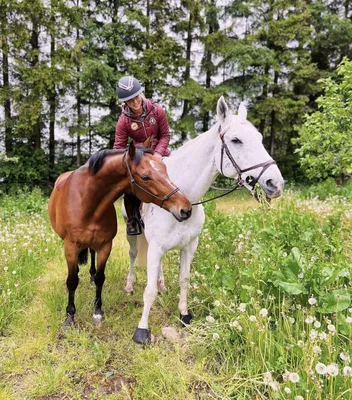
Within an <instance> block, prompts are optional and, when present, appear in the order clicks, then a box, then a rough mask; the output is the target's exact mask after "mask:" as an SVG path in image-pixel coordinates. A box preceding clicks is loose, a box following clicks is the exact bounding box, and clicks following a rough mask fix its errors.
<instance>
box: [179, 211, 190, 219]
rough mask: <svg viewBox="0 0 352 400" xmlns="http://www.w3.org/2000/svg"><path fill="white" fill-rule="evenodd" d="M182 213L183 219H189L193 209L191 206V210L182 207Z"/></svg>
mask: <svg viewBox="0 0 352 400" xmlns="http://www.w3.org/2000/svg"><path fill="white" fill-rule="evenodd" d="M180 214H181V217H182V218H183V219H188V218H189V217H190V216H191V214H192V209H191V208H190V209H189V210H185V209H182V210H181V211H180Z"/></svg>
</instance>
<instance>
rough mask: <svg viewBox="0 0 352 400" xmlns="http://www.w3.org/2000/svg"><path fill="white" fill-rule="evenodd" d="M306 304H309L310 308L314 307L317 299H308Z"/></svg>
mask: <svg viewBox="0 0 352 400" xmlns="http://www.w3.org/2000/svg"><path fill="white" fill-rule="evenodd" d="M308 303H309V304H310V305H311V306H314V304H316V303H317V299H316V298H315V297H311V298H310V299H308Z"/></svg>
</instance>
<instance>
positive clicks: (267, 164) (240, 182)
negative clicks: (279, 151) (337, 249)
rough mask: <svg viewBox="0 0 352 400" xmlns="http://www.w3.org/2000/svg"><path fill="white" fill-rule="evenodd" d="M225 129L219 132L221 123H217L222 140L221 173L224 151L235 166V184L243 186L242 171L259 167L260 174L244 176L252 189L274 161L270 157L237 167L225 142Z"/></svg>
mask: <svg viewBox="0 0 352 400" xmlns="http://www.w3.org/2000/svg"><path fill="white" fill-rule="evenodd" d="M227 131H228V129H227V130H226V131H223V132H221V125H219V131H218V132H219V135H220V139H221V142H222V144H221V161H220V170H221V174H222V175H224V172H223V170H222V164H223V161H224V152H225V153H226V155H227V157H228V158H229V160H230V161H231V163H232V165H233V166H234V167H235V168H236V171H237V173H238V180H237V185H238V186H243V184H244V180H243V179H242V174H243V173H244V172H248V171H251V170H252V169H257V168H260V167H261V168H262V170H261V171H260V174H259V175H258V176H257V177H256V178H254V177H253V176H252V175H249V176H247V178H246V183H247V184H248V185H249V186H250V187H251V188H252V189H254V186H255V185H256V184H257V182H258V181H259V179H260V177H261V176H262V175H263V173H264V172H265V171H266V170H267V169H268V168H269V167H270V165H274V164H276V162H275V161H274V160H273V159H271V160H268V161H266V162H263V163H260V164H255V165H253V166H251V167H248V168H244V169H241V168H240V167H239V165H238V164H237V163H236V161H235V160H234V159H233V157H232V155H231V153H230V150H229V148H228V147H227V144H226V143H225V140H224V136H225V134H226V132H227Z"/></svg>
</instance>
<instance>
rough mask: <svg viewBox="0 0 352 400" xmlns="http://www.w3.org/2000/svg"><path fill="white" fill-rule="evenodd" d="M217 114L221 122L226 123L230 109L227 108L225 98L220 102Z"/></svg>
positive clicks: (221, 98) (222, 97)
mask: <svg viewBox="0 0 352 400" xmlns="http://www.w3.org/2000/svg"><path fill="white" fill-rule="evenodd" d="M216 113H217V116H218V119H219V120H220V122H224V121H225V120H226V118H227V116H228V114H229V108H228V107H227V104H226V101H225V99H224V96H221V97H220V99H219V100H218V105H217V107H216Z"/></svg>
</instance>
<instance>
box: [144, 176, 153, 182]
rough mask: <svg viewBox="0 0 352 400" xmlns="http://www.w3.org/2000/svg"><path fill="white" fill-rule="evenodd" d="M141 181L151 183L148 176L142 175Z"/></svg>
mask: <svg viewBox="0 0 352 400" xmlns="http://www.w3.org/2000/svg"><path fill="white" fill-rule="evenodd" d="M142 180H143V181H144V182H149V181H151V180H152V179H151V177H150V176H148V175H144V176H142Z"/></svg>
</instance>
